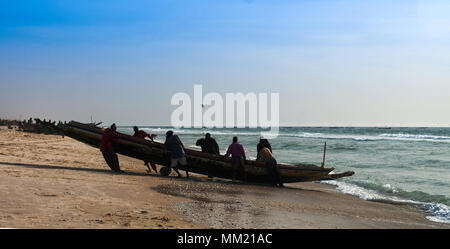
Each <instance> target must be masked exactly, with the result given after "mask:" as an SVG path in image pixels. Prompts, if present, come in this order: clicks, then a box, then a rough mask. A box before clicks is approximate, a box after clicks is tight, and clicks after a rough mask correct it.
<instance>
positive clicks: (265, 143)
mask: <svg viewBox="0 0 450 249" xmlns="http://www.w3.org/2000/svg"><path fill="white" fill-rule="evenodd" d="M264 147H265V148H268V149H269V150H270V152H271V153H272V146H271V145H270V143H269V141H268V140H267V139H266V138H264V137H263V136H261V137H260V139H259V143H258V145H257V146H256V151H257V155H256V160H258V159H259V157H260V155H259V152H260V151H261V149H263V148H264Z"/></svg>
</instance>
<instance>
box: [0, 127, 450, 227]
mask: <svg viewBox="0 0 450 249" xmlns="http://www.w3.org/2000/svg"><path fill="white" fill-rule="evenodd" d="M119 161H120V165H121V168H122V169H123V170H125V171H126V173H125V174H115V173H112V172H111V171H110V170H109V168H108V166H107V165H106V163H105V162H104V160H103V157H102V155H101V153H100V151H99V150H98V149H96V148H93V147H90V146H88V145H85V144H83V143H80V142H78V141H75V140H73V139H71V138H68V137H65V138H62V137H61V136H56V135H42V134H31V133H23V132H19V131H15V130H9V129H7V128H6V127H0V227H3V228H4V227H10V228H157V229H161V228H450V226H449V225H448V224H441V223H435V222H431V221H429V220H427V219H426V218H425V214H424V213H423V212H421V211H420V210H418V209H417V208H416V207H412V206H399V205H392V204H386V203H376V202H370V201H364V200H361V199H358V198H357V197H354V196H350V195H345V194H342V193H339V192H338V191H337V190H335V188H334V187H332V186H329V185H325V184H319V183H296V184H287V187H286V188H272V187H269V186H264V185H252V184H244V183H237V184H236V183H231V182H230V181H228V180H223V179H212V180H211V179H208V178H206V177H205V176H202V175H196V174H194V175H193V176H192V177H191V178H190V179H185V178H183V179H176V178H174V176H173V175H172V176H168V177H162V176H160V175H157V174H154V173H152V174H147V173H146V170H145V169H146V168H145V166H144V165H143V162H142V161H139V160H136V159H133V158H128V157H125V156H119ZM181 172H182V174H183V175H184V171H181Z"/></svg>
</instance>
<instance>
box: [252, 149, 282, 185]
mask: <svg viewBox="0 0 450 249" xmlns="http://www.w3.org/2000/svg"><path fill="white" fill-rule="evenodd" d="M259 154H260V157H259V159H258V161H260V162H264V163H265V164H266V170H267V173H268V174H269V176H270V178H271V180H272V185H273V186H274V187H276V186H277V184H278V185H279V186H280V187H284V185H283V182H282V181H281V176H280V169H279V168H278V166H277V160H275V157H274V156H273V154H272V152H271V151H270V150H269V148H267V147H263V148H262V149H261V150H260V151H259Z"/></svg>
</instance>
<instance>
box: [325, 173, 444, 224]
mask: <svg viewBox="0 0 450 249" xmlns="http://www.w3.org/2000/svg"><path fill="white" fill-rule="evenodd" d="M321 183H325V184H330V185H334V186H336V189H337V190H339V191H341V192H342V193H345V194H350V195H354V196H357V197H359V198H361V199H363V200H370V201H379V202H388V203H393V204H411V205H417V206H418V207H420V208H421V209H423V210H424V211H425V212H426V213H428V214H430V215H431V216H427V217H426V218H427V219H428V220H430V221H434V222H440V223H449V224H450V208H449V206H448V205H450V204H449V202H450V200H449V199H448V198H446V197H445V196H443V195H430V194H427V193H424V192H421V191H412V192H408V191H404V190H402V189H399V188H395V187H393V186H391V185H390V184H376V183H373V182H369V181H359V182H354V183H348V182H343V181H335V180H331V181H321ZM443 203H446V204H447V205H446V204H443Z"/></svg>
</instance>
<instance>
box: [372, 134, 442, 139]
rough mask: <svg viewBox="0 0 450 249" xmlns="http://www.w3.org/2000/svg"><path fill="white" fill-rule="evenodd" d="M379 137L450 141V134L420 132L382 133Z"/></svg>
mask: <svg viewBox="0 0 450 249" xmlns="http://www.w3.org/2000/svg"><path fill="white" fill-rule="evenodd" d="M379 137H382V138H389V139H394V140H414V141H450V137H448V136H434V135H420V134H407V133H397V134H380V135H379Z"/></svg>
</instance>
